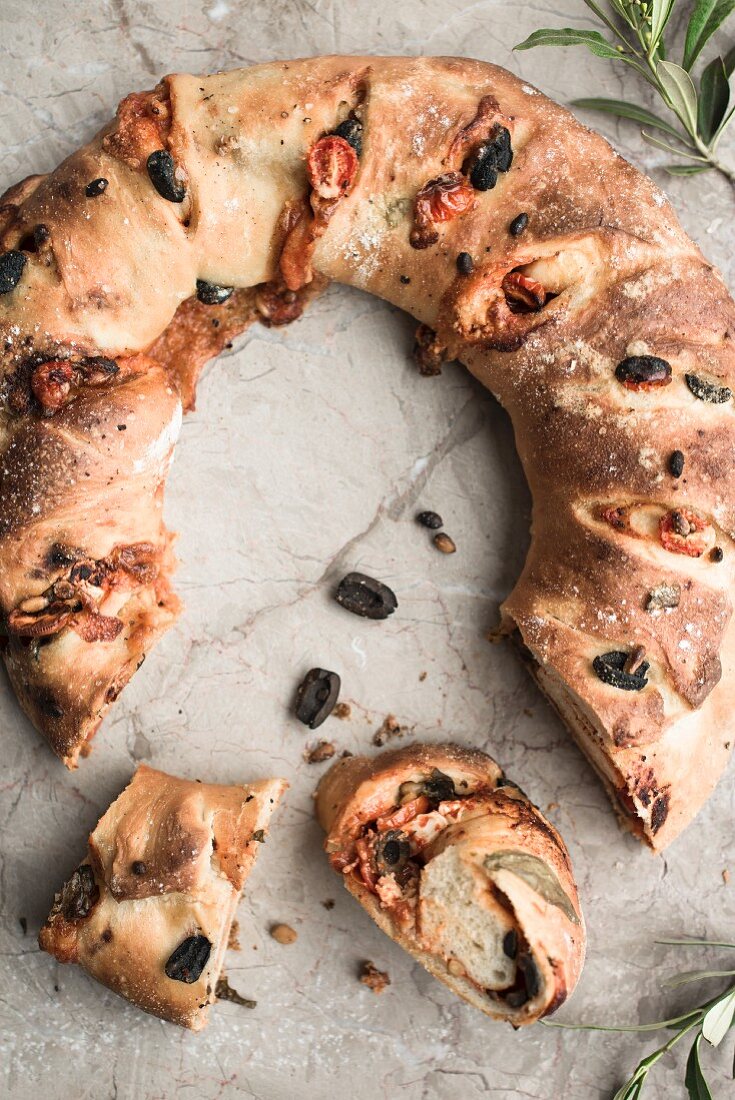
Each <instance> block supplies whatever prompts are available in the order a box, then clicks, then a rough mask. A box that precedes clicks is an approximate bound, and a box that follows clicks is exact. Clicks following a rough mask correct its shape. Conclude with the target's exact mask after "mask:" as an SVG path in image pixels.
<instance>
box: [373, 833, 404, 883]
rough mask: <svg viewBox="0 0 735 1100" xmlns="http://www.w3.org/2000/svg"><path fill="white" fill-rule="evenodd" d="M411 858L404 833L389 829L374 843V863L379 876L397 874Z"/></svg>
mask: <svg viewBox="0 0 735 1100" xmlns="http://www.w3.org/2000/svg"><path fill="white" fill-rule="evenodd" d="M410 858H411V848H410V845H409V843H408V839H407V838H406V835H405V833H402V832H401V831H400V829H389V830H388V832H387V833H383V834H382V835H381V836H379V837H378V839H377V841H376V843H375V863H376V866H377V868H378V871H379V872H380V874H381V875H391V874H398V873H399V872H400V871H402V870H403V869H404V867H405V866H406V864H407V863H408V861H409V859H410Z"/></svg>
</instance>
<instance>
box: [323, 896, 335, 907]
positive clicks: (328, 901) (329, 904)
mask: <svg viewBox="0 0 735 1100" xmlns="http://www.w3.org/2000/svg"><path fill="white" fill-rule="evenodd" d="M322 905H323V906H324V908H325V909H334V898H326V899H325V900H324V901H323V902H322Z"/></svg>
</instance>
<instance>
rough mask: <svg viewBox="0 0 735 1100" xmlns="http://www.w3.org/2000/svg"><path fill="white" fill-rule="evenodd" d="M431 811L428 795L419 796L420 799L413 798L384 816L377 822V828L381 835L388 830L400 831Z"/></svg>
mask: <svg viewBox="0 0 735 1100" xmlns="http://www.w3.org/2000/svg"><path fill="white" fill-rule="evenodd" d="M430 809H431V802H430V801H429V799H428V798H427V797H426V795H423V794H421V795H419V797H418V798H412V799H411V800H410V802H405V803H404V804H403V806H399V808H398V809H397V810H394V811H393V813H389V814H383V816H382V817H379V818H378V819H377V821H376V822H375V827H376V829H377V830H378V832H379V833H384V832H386V831H387V830H388V829H400V828H401V827H402V826H403V825H407V824H408V822H409V821H413V819H414V818H415V817H418V815H419V814H425V813H428V811H429V810H430Z"/></svg>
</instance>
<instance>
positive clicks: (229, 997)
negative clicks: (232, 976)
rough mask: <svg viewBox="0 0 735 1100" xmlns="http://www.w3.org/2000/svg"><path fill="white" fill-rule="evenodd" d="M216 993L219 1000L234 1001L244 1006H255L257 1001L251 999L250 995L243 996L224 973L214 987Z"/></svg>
mask: <svg viewBox="0 0 735 1100" xmlns="http://www.w3.org/2000/svg"><path fill="white" fill-rule="evenodd" d="M214 995H215V997H216V998H217V1000H218V1001H232V1002H233V1003H234V1004H236V1005H242V1006H243V1008H255V1006H256V1005H257V1003H258V1002H257V1001H251V1000H250V998H249V997H243V996H241V995H240V994H239V993H238V992H237V990H236V989H233V988H232V986H231V985H230V983H229V982H228V981H227V978H226V977H225V976H224V974H221V975H220V976H219V978H218V979H217V985H216V986H215V987H214Z"/></svg>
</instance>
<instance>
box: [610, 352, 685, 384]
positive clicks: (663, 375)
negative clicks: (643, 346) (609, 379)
mask: <svg viewBox="0 0 735 1100" xmlns="http://www.w3.org/2000/svg"><path fill="white" fill-rule="evenodd" d="M615 377H616V378H617V380H618V382H622V383H623V385H624V386H628V387H629V388H630V387H636V386H667V385H668V384H669V382H670V381H671V365H670V364H669V363H667V362H666V360H665V359H659V357H658V356H657V355H629V356H628V357H627V359H623V360H622V362H620V363H618V365H617V367H616V368H615Z"/></svg>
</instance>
